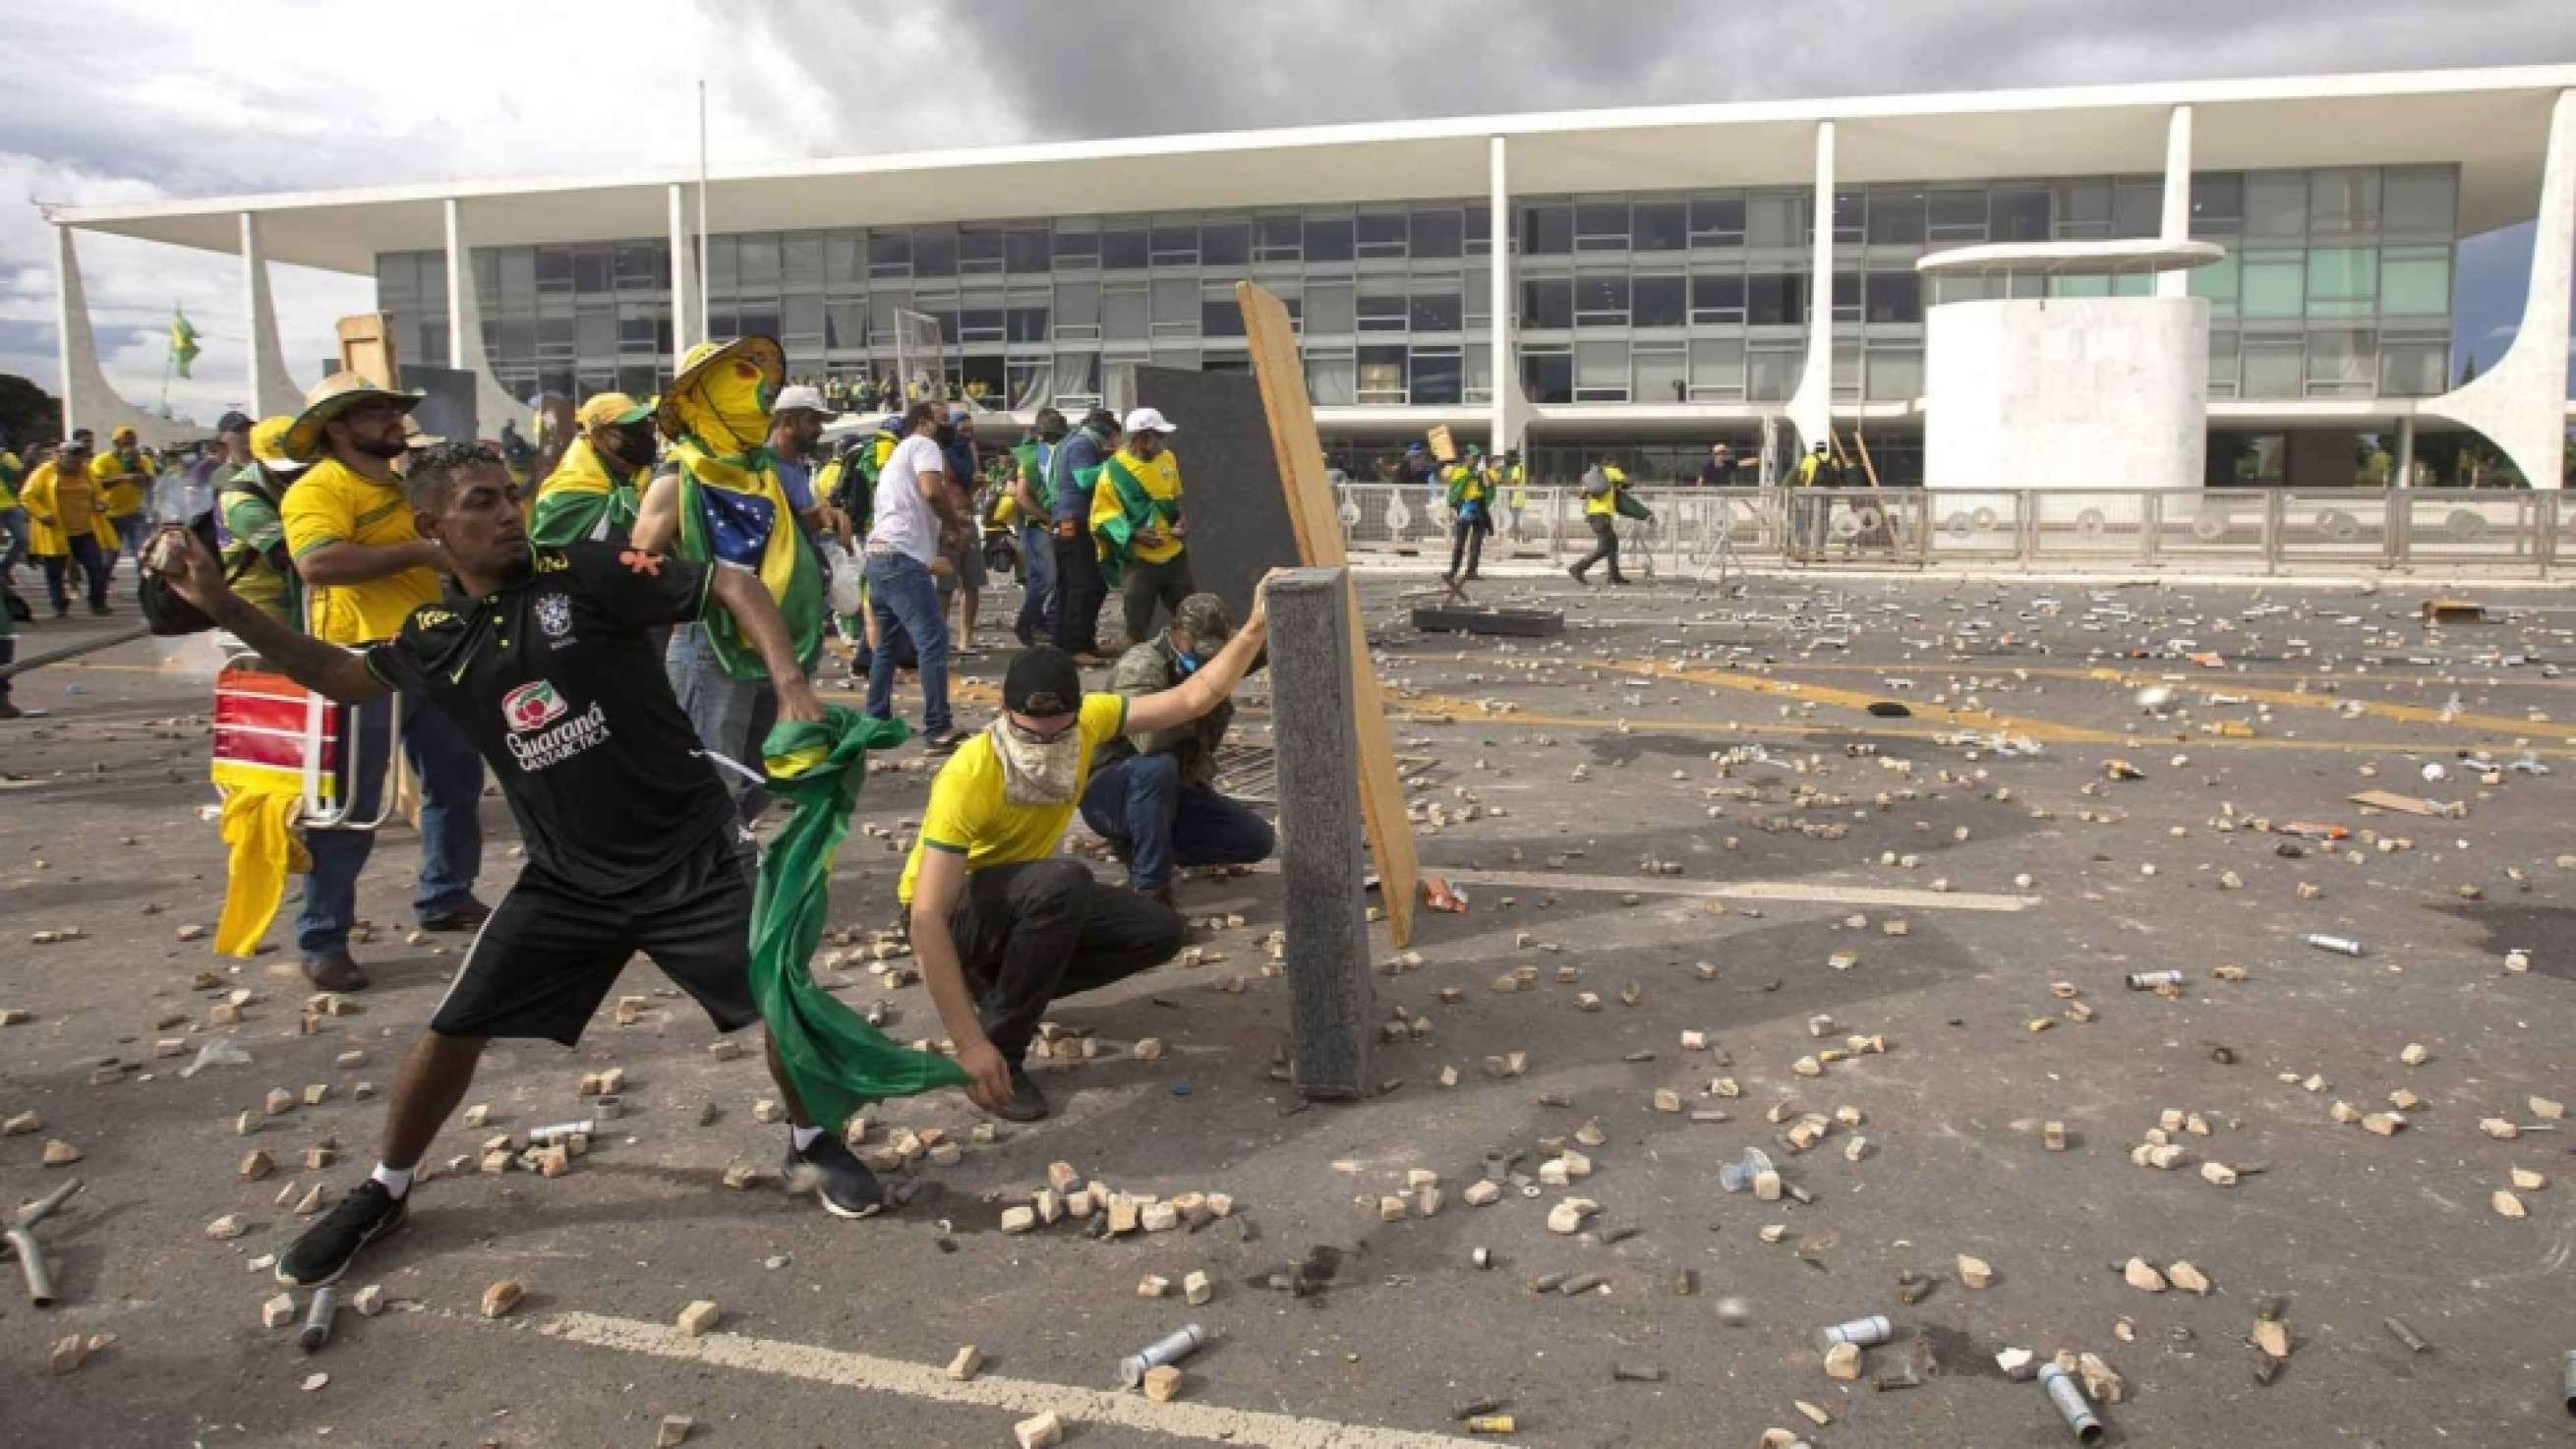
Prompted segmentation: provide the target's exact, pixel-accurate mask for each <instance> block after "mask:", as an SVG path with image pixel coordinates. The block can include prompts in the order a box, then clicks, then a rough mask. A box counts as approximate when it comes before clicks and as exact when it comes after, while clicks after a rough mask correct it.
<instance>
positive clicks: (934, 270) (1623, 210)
mask: <svg viewBox="0 0 2576 1449" xmlns="http://www.w3.org/2000/svg"><path fill="white" fill-rule="evenodd" d="M2192 184H2193V192H2192V230H2193V234H2194V235H2197V236H2203V237H2220V238H2233V237H2242V238H2245V239H2246V240H2247V241H2249V242H2258V241H2259V242H2299V241H2304V240H2307V239H2310V238H2328V239H2348V238H2352V237H2360V236H2372V235H2376V234H2388V235H2392V236H2410V237H2418V238H2422V239H2426V240H2430V241H2434V242H2440V243H2448V242H2449V241H2451V240H2452V238H2453V235H2454V228H2455V226H2456V222H2457V206H2458V175H2457V172H2456V170H2455V169H2453V168H2450V167H2388V168H2378V167H2358V168H2340V169H2332V170H2316V171H2259V172H2214V173H2204V174H2200V175H2197V176H2195V177H2194V178H2193V183H2192ZM2162 204H2163V202H2162V188H2161V186H2160V185H2159V183H2158V182H2157V181H2155V180H2154V179H2153V178H2138V177H2123V178H2095V179H2089V180H2059V181H2028V182H2018V181H2016V182H1996V183H1991V184H1972V185H1964V186H1923V185H1878V186H1866V187H1856V188H1851V189H1848V190H1845V191H1841V192H1838V193H1837V194H1836V196H1835V204H1834V237H1835V240H1836V242H1837V243H1839V244H1844V245H1853V246H1873V247H1875V246H1900V247H1918V248H1919V247H1927V246H1946V245H1965V244H1973V243H1977V242H1984V241H2038V240H2045V239H2050V238H2078V239H2080V238H2098V237H2125V236H2152V235H2154V234H2155V233H2156V231H2157V229H2158V222H2159V219H2160V213H2161V208H2162ZM1813 210H1814V208H1813V205H1812V200H1811V196H1810V194H1809V193H1808V192H1806V191H1803V190H1798V189H1779V190H1768V191H1765V190H1752V191H1712V192H1705V193H1684V194H1675V193H1654V194H1649V195H1646V196H1636V197H1572V198H1563V199H1539V200H1525V201H1522V202H1519V203H1516V204H1515V207H1514V212H1513V216H1514V220H1513V230H1514V236H1515V239H1516V244H1517V250H1518V251H1519V252H1520V253H1521V254H1522V255H1524V256H1529V257H1533V258H1552V257H1569V258H1571V257H1580V256H1583V255H1587V254H1596V253H1622V254H1644V255H1658V254H1669V253H1682V252H1703V251H1723V250H1731V249H1756V250H1759V249H1793V248H1800V247H1803V246H1805V245H1806V244H1807V242H1808V239H1809V236H1810V228H1811V225H1812V212H1813ZM1488 219H1489V214H1488V212H1487V210H1486V208H1484V207H1482V206H1477V205H1473V204H1470V203H1464V202H1442V203H1437V204H1427V205H1421V206H1413V207H1397V208H1375V207H1371V208H1359V209H1356V210H1354V209H1351V208H1340V209H1333V210H1321V209H1319V210H1313V211H1302V212H1295V213H1284V214H1276V215H1260V216H1245V215H1237V216H1201V215H1197V214H1174V215H1170V216H1156V217H1149V218H1099V217H1066V218H1059V219H1056V220H1053V221H1046V220H1033V221H1019V222H996V223H990V224H964V225H945V226H917V227H900V228H870V229H860V228H844V229H836V230H829V231H805V232H785V233H776V232H772V233H746V234H741V235H727V236H718V237H713V238H710V240H709V245H708V255H707V261H708V265H707V273H708V283H709V291H710V293H711V294H712V295H714V296H717V297H722V296H726V295H731V294H745V295H753V296H758V295H765V294H767V293H771V292H777V293H779V294H782V295H798V294H821V293H825V292H830V293H836V294H837V293H841V292H846V291H853V290H864V289H866V288H867V286H868V285H869V284H870V283H872V282H884V281H910V280H941V279H951V278H955V279H969V278H978V277H984V278H1011V277H1024V278H1031V279H1035V278H1040V277H1050V278H1051V277H1053V276H1055V275H1058V274H1062V273H1067V272H1096V271H1113V272H1125V271H1149V272H1150V271H1156V270H1167V269H1170V270H1176V269H1182V268H1191V269H1212V270H1217V271H1229V270H1232V271H1241V270H1244V269H1247V268H1254V267H1270V266H1276V265H1284V264H1296V265H1305V266H1316V265H1321V266H1326V267H1335V266H1342V265H1348V264H1356V263H1363V262H1371V261H1380V260H1421V261H1432V262H1444V261H1455V260H1461V259H1465V258H1472V257H1479V256H1484V255H1487V254H1489V253H1490V251H1491V238H1490V236H1489V234H1488ZM473 271H474V275H475V281H476V291H477V292H478V294H479V295H480V296H481V298H482V300H483V302H484V304H485V305H486V306H487V307H494V306H497V307H499V308H501V309H503V310H511V309H514V308H518V307H523V306H532V305H535V304H537V303H538V301H539V299H541V298H547V297H563V298H574V297H593V298H602V299H605V298H609V297H612V296H615V295H617V294H621V293H666V292H667V291H668V290H669V288H670V285H671V256H670V248H669V245H668V243H667V242H665V241H661V240H653V239H645V240H635V241H624V242H617V243H611V244H602V245H597V246H586V247H571V246H565V247H504V248H483V249H479V250H477V251H476V252H475V254H474V265H473ZM378 283H379V286H380V287H381V288H382V290H383V291H384V293H385V294H386V297H387V303H388V305H389V306H392V305H397V304H400V303H404V302H409V303H411V304H413V305H425V304H426V303H428V302H429V301H431V300H432V299H443V298H444V297H445V295H446V276H445V264H444V261H443V259H442V258H441V256H440V254H438V253H435V252H419V253H387V254H386V255H385V256H383V257H382V258H380V259H379V271H378Z"/></svg>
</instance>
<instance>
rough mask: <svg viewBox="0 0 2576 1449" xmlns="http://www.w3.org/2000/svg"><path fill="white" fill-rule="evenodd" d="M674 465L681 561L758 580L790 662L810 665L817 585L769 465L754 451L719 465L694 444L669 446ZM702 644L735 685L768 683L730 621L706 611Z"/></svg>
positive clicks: (816, 632)
mask: <svg viewBox="0 0 2576 1449" xmlns="http://www.w3.org/2000/svg"><path fill="white" fill-rule="evenodd" d="M671 457H672V458H673V460H675V461H676V462H677V463H678V464H679V477H680V547H679V555H680V557H682V558H684V559H687V560H689V561H690V562H692V563H729V564H733V565H736V566H738V567H741V568H746V569H749V570H751V571H752V572H753V573H754V574H757V575H759V577H760V581H761V583H762V584H764V585H766V586H767V587H768V589H769V597H771V598H772V599H775V600H777V601H778V613H779V616H780V617H781V618H784V619H785V620H786V621H787V638H788V642H790V643H792V644H793V645H795V646H796V657H797V658H798V659H800V660H803V661H804V662H805V663H807V664H809V665H810V664H812V663H813V661H814V657H815V655H816V653H817V652H818V651H820V650H821V648H822V647H823V581H822V579H821V577H820V576H819V571H818V570H817V569H816V567H815V564H814V559H813V556H812V555H811V554H809V553H807V552H806V550H805V542H804V540H803V538H801V537H800V536H799V535H798V533H797V530H796V518H795V515H794V513H793V512H792V511H791V509H790V507H789V505H788V502H787V491H786V490H785V489H784V488H782V487H781V486H779V482H778V472H777V470H776V468H775V467H773V466H772V465H773V464H774V463H775V462H776V459H775V458H774V457H773V456H772V455H771V453H770V451H769V450H768V449H767V448H765V447H763V448H754V449H752V450H751V451H750V452H748V453H743V454H739V455H737V456H735V457H731V458H719V457H717V456H715V455H714V454H712V453H709V452H708V451H706V449H705V448H703V447H701V446H700V445H699V444H698V443H697V441H696V440H695V439H694V438H692V439H685V440H683V441H680V442H677V443H673V444H672V445H671ZM705 624H706V629H707V641H708V642H709V643H710V644H712V645H713V646H714V648H715V656H716V663H717V664H718V665H720V666H722V667H723V669H724V672H725V673H727V674H730V675H732V676H733V677H734V678H736V679H767V678H768V677H769V667H768V666H767V665H765V664H763V663H761V660H760V651H759V650H757V649H754V648H752V647H751V641H749V640H747V639H745V638H744V637H743V636H742V630H741V628H740V627H739V626H737V625H736V624H735V623H734V621H733V616H732V615H730V614H727V613H725V612H724V611H723V610H721V609H711V610H709V611H708V612H707V616H706V619H705Z"/></svg>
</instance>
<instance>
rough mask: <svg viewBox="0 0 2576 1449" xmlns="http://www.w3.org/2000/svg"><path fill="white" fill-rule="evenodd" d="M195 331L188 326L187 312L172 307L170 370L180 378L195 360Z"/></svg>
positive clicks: (197, 349)
mask: <svg viewBox="0 0 2576 1449" xmlns="http://www.w3.org/2000/svg"><path fill="white" fill-rule="evenodd" d="M198 351H199V348H198V346H197V329H196V328H194V327H191V326H189V325H188V311H187V309H186V308H184V307H174V308H172V309H171V316H170V370H171V371H172V372H175V373H177V374H179V375H180V376H181V377H186V376H187V375H188V368H189V367H190V366H191V365H192V364H194V363H195V362H196V360H197V353H198Z"/></svg>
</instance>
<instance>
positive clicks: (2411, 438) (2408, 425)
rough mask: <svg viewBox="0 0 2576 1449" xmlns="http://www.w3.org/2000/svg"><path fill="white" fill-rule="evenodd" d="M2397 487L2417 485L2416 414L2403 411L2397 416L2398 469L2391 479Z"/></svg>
mask: <svg viewBox="0 0 2576 1449" xmlns="http://www.w3.org/2000/svg"><path fill="white" fill-rule="evenodd" d="M2390 486H2391V487H2395V488H2412V487H2414V486H2415V415H2414V414H2413V413H2401V414H2399V415H2398V418H2397V470H2396V476H2395V477H2394V478H2392V479H2391V480H2390Z"/></svg>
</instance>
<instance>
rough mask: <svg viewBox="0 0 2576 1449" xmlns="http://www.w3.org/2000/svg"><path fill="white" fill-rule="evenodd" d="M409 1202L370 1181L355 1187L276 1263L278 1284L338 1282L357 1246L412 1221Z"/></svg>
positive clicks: (304, 1285) (308, 1285)
mask: <svg viewBox="0 0 2576 1449" xmlns="http://www.w3.org/2000/svg"><path fill="white" fill-rule="evenodd" d="M409 1198H410V1194H408V1193H406V1194H404V1195H403V1196H402V1197H396V1196H394V1195H393V1194H392V1193H391V1192H388V1191H386V1189H385V1185H384V1184H383V1183H381V1182H378V1181H376V1180H375V1179H374V1178H372V1177H371V1178H368V1179H367V1180H366V1181H364V1182H362V1183H359V1184H358V1186H357V1187H356V1189H355V1190H353V1191H351V1192H350V1193H349V1195H348V1196H346V1197H343V1198H341V1199H340V1200H339V1201H338V1202H336V1203H334V1204H332V1206H331V1210H330V1211H329V1212H327V1213H324V1214H323V1215H322V1221H320V1222H318V1223H315V1224H314V1225H313V1226H311V1227H309V1228H306V1229H305V1230H304V1236H302V1237H300V1238H297V1239H296V1240H295V1246H294V1247H291V1248H289V1249H287V1250H286V1256H285V1257H283V1258H280V1259H278V1260H277V1281H278V1282H280V1283H284V1284H287V1285H289V1286H291V1287H296V1288H319V1287H321V1286H322V1285H323V1284H325V1283H337V1282H339V1281H340V1275H341V1274H343V1273H346V1272H347V1271H349V1261H350V1260H351V1259H353V1258H355V1257H357V1256H358V1250H359V1249H360V1248H363V1247H365V1246H366V1245H367V1244H369V1243H372V1242H374V1241H375V1240H376V1239H378V1238H381V1237H383V1236H385V1235H386V1234H388V1233H391V1232H393V1231H395V1230H396V1229H398V1228H400V1227H401V1226H402V1225H403V1224H404V1223H406V1222H409V1221H410V1220H411V1209H410V1207H409V1205H408V1204H409Z"/></svg>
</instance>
